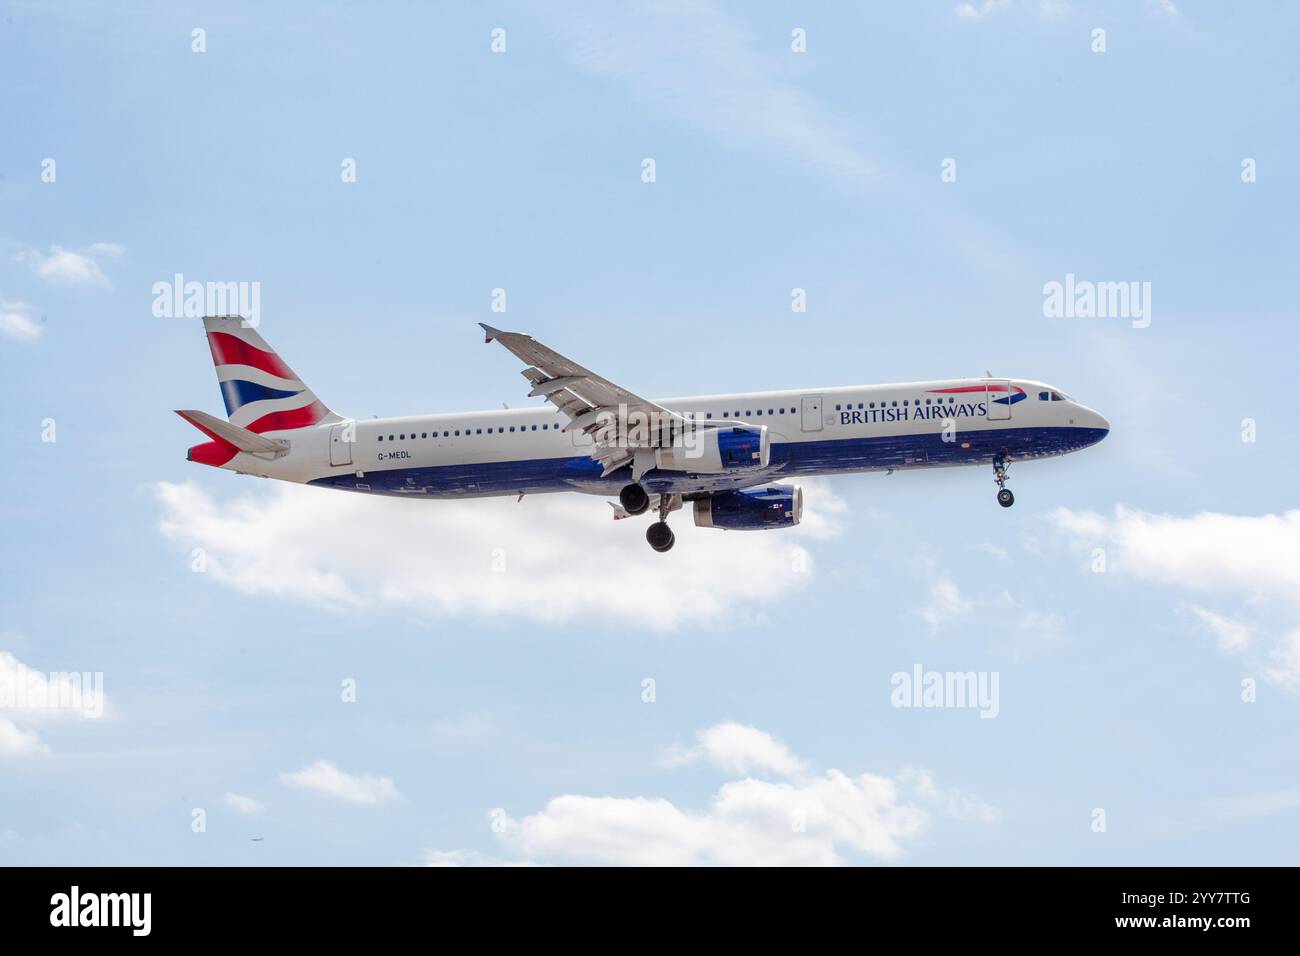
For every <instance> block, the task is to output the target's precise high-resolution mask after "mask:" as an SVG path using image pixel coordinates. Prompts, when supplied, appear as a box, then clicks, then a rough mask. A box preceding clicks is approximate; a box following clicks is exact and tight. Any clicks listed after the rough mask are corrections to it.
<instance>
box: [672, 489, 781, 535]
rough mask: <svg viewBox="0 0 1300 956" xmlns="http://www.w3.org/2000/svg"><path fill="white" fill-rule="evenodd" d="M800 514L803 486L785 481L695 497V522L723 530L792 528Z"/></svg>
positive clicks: (702, 526) (701, 525)
mask: <svg viewBox="0 0 1300 956" xmlns="http://www.w3.org/2000/svg"><path fill="white" fill-rule="evenodd" d="M802 517H803V489H802V488H798V487H794V488H791V487H788V486H786V485H768V486H767V487H765V488H747V489H745V490H744V491H724V492H722V493H720V494H716V495H711V496H709V497H708V498H698V499H696V501H695V524H696V525H697V526H698V527H701V528H722V529H724V530H727V531H763V530H766V529H767V528H792V527H794V526H795V525H797V524H798V523H799V520H800V519H801V518H802Z"/></svg>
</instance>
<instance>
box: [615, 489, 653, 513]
mask: <svg viewBox="0 0 1300 956" xmlns="http://www.w3.org/2000/svg"><path fill="white" fill-rule="evenodd" d="M618 503H619V504H621V505H622V506H623V510H624V511H626V512H627V513H628V514H630V515H639V514H644V513H645V510H646V509H647V508H649V507H650V496H649V495H648V494H646V490H645V489H644V488H642V487H641V486H640V485H626V486H625V487H624V488H623V490H622V491H620V492H619V493H618Z"/></svg>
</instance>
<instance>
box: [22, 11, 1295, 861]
mask: <svg viewBox="0 0 1300 956" xmlns="http://www.w3.org/2000/svg"><path fill="white" fill-rule="evenodd" d="M553 6H554V5H547V7H545V8H543V7H541V6H540V5H539V6H531V5H524V4H485V5H479V6H476V8H475V9H473V10H463V9H460V8H457V7H455V6H450V5H448V6H439V7H437V8H434V7H431V6H430V7H426V6H424V5H418V4H406V3H401V4H398V3H394V4H373V5H365V6H364V7H361V6H358V7H356V8H352V7H346V6H343V5H331V6H324V7H322V8H320V9H313V10H312V12H311V13H308V12H306V11H305V10H297V9H294V10H290V9H288V8H283V9H273V8H267V7H265V6H264V5H254V4H222V5H219V6H217V5H199V4H193V5H187V4H184V3H179V4H166V5H162V4H122V5H115V7H114V8H113V10H112V11H106V10H101V9H99V8H97V7H96V6H95V5H92V4H80V3H55V4H48V3H47V4H35V3H23V2H15V3H10V4H8V5H6V7H5V9H4V11H3V13H2V15H0V64H2V65H0V72H2V74H3V79H4V84H5V88H6V90H7V91H8V96H6V103H5V108H4V114H3V128H4V130H5V136H4V137H3V138H0V173H2V174H3V178H0V306H2V307H0V374H3V380H4V382H5V385H6V387H5V388H4V389H3V400H2V401H0V437H2V438H3V441H4V445H5V448H6V451H7V455H8V458H9V460H10V461H11V462H12V465H13V466H12V467H11V468H9V469H7V470H6V471H5V473H4V477H3V478H0V481H2V482H3V488H4V494H3V497H2V498H0V501H2V503H0V509H2V512H0V513H2V514H3V523H4V528H5V534H4V536H3V539H2V540H3V548H2V549H0V570H2V572H3V573H0V598H2V600H3V608H4V613H3V616H2V617H0V653H2V655H3V656H0V676H4V675H6V674H7V675H9V676H10V677H11V678H12V677H13V676H14V675H20V676H25V677H29V678H30V677H32V676H33V675H36V676H35V678H34V679H37V680H42V679H43V680H45V681H46V682H48V681H50V680H54V681H55V683H56V684H57V678H52V677H51V676H50V675H54V674H58V673H62V672H71V671H79V672H80V671H87V672H102V674H103V688H104V692H105V695H106V698H107V708H106V710H105V712H104V714H103V715H102V716H101V717H99V718H97V719H85V718H83V717H82V716H81V715H80V713H79V712H75V711H76V708H67V707H65V708H63V709H61V710H56V709H50V708H45V709H41V708H32V707H28V708H26V709H17V708H12V707H11V708H9V709H8V710H5V709H0V771H2V772H0V861H3V862H13V863H37V864H45V863H51V864H52V863H72V864H75V863H94V864H149V863H179V864H186V863H194V864H256V863H267V864H291V863H308V864H316V863H320V864H325V863H342V864H349V863H357V864H407V863H421V862H449V863H480V862H484V863H491V862H534V863H567V862H616V863H621V862H629V863H638V862H682V863H718V862H721V863H746V862H783V861H793V862H814V863H864V864H876V863H886V864H948V863H957V864H974V863H1084V864H1100V863H1119V864H1143V863H1151V864H1165V863H1172V864H1234V863H1237V864H1263V863H1273V864H1278V863H1289V862H1293V861H1294V859H1295V856H1296V851H1297V849H1300V846H1298V844H1300V825H1298V823H1300V770H1298V769H1297V766H1296V764H1295V759H1294V751H1295V747H1294V727H1295V724H1296V720H1297V717H1300V605H1298V604H1297V598H1296V595H1297V594H1300V513H1298V512H1296V511H1295V510H1294V509H1295V508H1296V500H1295V478H1294V476H1295V467H1296V464H1297V458H1296V453H1295V448H1296V447H1297V439H1300V434H1298V432H1297V425H1296V421H1295V417H1294V415H1293V413H1292V412H1293V409H1292V403H1291V401H1290V389H1289V386H1290V382H1291V378H1292V377H1293V375H1294V371H1295V354H1296V351H1297V345H1300V334H1298V333H1297V331H1296V327H1297V325H1296V320H1297V318H1300V317H1298V316H1297V314H1296V308H1297V306H1296V303H1297V301H1300V257H1297V249H1298V248H1300V243H1298V242H1297V239H1298V238H1300V237H1298V236H1297V228H1298V227H1297V224H1296V218H1295V210H1296V208H1297V199H1298V198H1300V190H1298V189H1297V178H1296V175H1295V168H1294V167H1295V163H1294V157H1295V156H1296V154H1297V149H1298V147H1300V142H1298V138H1300V137H1298V128H1297V126H1296V123H1295V117H1296V115H1297V106H1298V105H1300V104H1298V99H1300V84H1298V83H1297V78H1296V75H1297V73H1298V72H1300V70H1298V69H1297V66H1296V56H1295V52H1296V49H1297V39H1298V37H1300V30H1298V26H1300V12H1297V11H1295V10H1293V9H1291V8H1289V7H1287V6H1286V5H1264V4H1260V5H1240V6H1238V7H1236V8H1232V9H1225V8H1223V7H1221V6H1219V5H1211V4H1193V3H1181V2H1177V0H1175V2H1174V3H1146V4H1143V3H1113V4H1095V5H1094V4H1083V3H1072V4H1066V3H1031V2H1024V3H1016V2H1008V3H997V2H993V3H976V4H973V5H971V6H970V7H967V6H966V5H964V4H963V5H958V4H956V3H951V2H949V3H936V4H893V5H872V6H871V7H870V8H868V9H863V8H860V7H859V6H858V5H855V4H827V5H824V6H818V8H816V9H814V10H801V11H799V12H797V13H794V12H791V11H790V10H788V9H786V8H784V6H782V5H776V4H743V5H741V4H727V5H713V4H699V3H689V4H688V3H656V4H646V5H632V6H628V7H627V8H625V9H624V8H620V9H619V10H617V11H612V10H609V9H606V8H605V7H604V6H603V5H595V4H592V5H580V4H567V5H560V8H559V9H554V8H553ZM196 28H202V29H203V30H204V31H206V32H205V35H204V39H205V43H206V52H202V53H196V52H193V51H192V48H191V47H192V44H193V42H194V41H193V39H192V37H193V34H192V31H193V30H194V29H196ZM494 28H503V29H504V30H505V31H506V32H505V38H506V49H505V52H503V53H495V54H494V53H493V52H492V51H491V49H490V44H491V33H492V31H493V29H494ZM796 28H800V29H803V30H804V31H806V38H807V49H806V52H804V53H795V52H793V51H792V50H791V42H792V41H791V33H792V30H795V29H796ZM1096 28H1101V29H1104V30H1105V40H1106V48H1105V52H1093V49H1092V47H1093V46H1094V45H1095V43H1096V41H1095V40H1094V37H1093V31H1094V30H1095V29H1096ZM349 158H350V159H354V160H355V161H356V169H357V181H356V182H354V183H345V182H343V181H342V178H341V175H340V170H341V164H342V163H343V162H344V160H346V159H349ZM646 158H652V159H653V160H654V161H655V171H656V177H655V182H653V183H646V182H643V181H642V177H641V172H642V163H643V160H644V159H646ZM46 159H53V160H54V161H55V166H54V169H55V179H54V181H53V182H45V181H43V180H42V170H43V162H44V161H45V160H46ZM946 159H952V160H954V161H955V164H956V172H957V176H956V181H955V182H944V181H943V180H942V178H941V175H940V173H941V164H942V163H943V162H944V161H945V160H946ZM1245 160H1253V161H1254V163H1253V168H1254V170H1255V181H1253V182H1243V161H1245ZM176 273H182V274H184V275H185V276H186V278H189V279H196V280H200V281H223V282H224V281H248V282H252V281H256V282H259V283H260V284H261V320H262V324H261V329H260V330H261V332H262V333H263V334H264V335H265V336H266V338H267V339H268V341H270V342H271V344H272V345H273V346H275V347H276V348H277V349H278V350H279V351H280V353H281V354H282V355H283V356H284V357H285V358H286V360H287V361H289V362H290V363H291V364H292V365H293V367H294V368H295V369H296V370H297V371H298V372H299V373H300V374H301V375H302V376H303V377H304V378H305V379H306V380H307V381H308V382H309V383H310V385H311V386H312V388H313V389H314V390H315V391H316V392H317V393H318V394H319V395H320V396H321V397H322V399H324V400H325V402H326V403H327V404H329V405H330V406H331V407H332V408H334V409H336V410H338V411H340V412H342V413H344V414H348V415H354V416H358V417H360V416H370V415H389V414H414V413H418V412H432V411H438V410H468V409H475V408H493V407H497V406H498V405H499V404H500V403H501V402H503V401H505V402H509V403H510V404H511V405H514V406H518V405H520V404H523V403H525V402H526V401H528V400H527V399H526V398H525V397H524V394H525V391H526V389H525V387H524V385H523V380H522V379H521V378H520V377H519V375H518V371H517V364H516V363H515V362H514V361H513V360H512V359H511V358H510V357H509V356H508V355H506V354H505V353H504V352H503V351H502V350H500V349H498V348H495V347H494V348H492V349H486V348H484V347H483V345H482V339H481V336H480V334H479V330H478V329H477V328H476V326H475V324H474V323H475V322H478V321H489V322H491V323H493V324H495V325H498V326H501V327H505V328H513V329H520V330H523V331H527V332H530V333H531V334H533V335H535V336H537V337H538V338H541V339H543V340H544V341H546V342H547V343H548V344H550V345H552V346H553V347H555V348H557V349H559V350H560V351H562V352H565V353H566V354H569V355H571V356H573V357H574V358H576V359H578V360H579V361H581V362H583V363H584V364H586V365H587V366H589V367H592V368H594V369H597V370H599V371H600V372H601V373H602V374H604V375H606V376H607V377H609V378H611V379H613V380H615V381H618V382H619V383H621V384H623V385H625V386H627V387H629V388H631V389H633V390H635V391H637V392H639V393H641V394H647V395H656V396H657V395H680V394H699V393H703V392H713V391H718V392H725V391H739V390H752V389H762V388H784V387H805V386H807V387H815V386H829V385H838V384H855V383H867V382H882V381H904V380H909V379H925V378H940V377H957V376H967V375H982V374H984V372H985V371H986V370H991V371H992V372H993V373H994V374H997V375H1009V376H1018V377H1028V378H1036V379H1042V380H1046V381H1049V382H1052V383H1053V384H1055V385H1057V386H1059V387H1061V388H1062V389H1064V390H1066V391H1067V392H1069V393H1070V394H1071V395H1073V396H1074V397H1076V398H1078V399H1079V400H1080V401H1082V402H1084V403H1085V404H1088V405H1090V406H1092V407H1094V408H1097V409H1098V410H1100V411H1102V412H1103V414H1105V415H1106V416H1107V417H1108V418H1109V419H1110V421H1111V425H1112V432H1111V435H1110V437H1109V438H1107V440H1106V441H1105V442H1104V443H1102V444H1101V445H1099V446H1096V447H1095V448H1092V449H1089V450H1087V451H1085V452H1083V453H1080V454H1078V455H1074V456H1070V457H1068V458H1064V459H1056V460H1051V461H1045V462H1033V463H1024V464H1019V465H1014V466H1013V468H1012V472H1011V479H1012V481H1011V486H1012V487H1013V488H1014V490H1015V492H1016V496H1017V504H1016V507H1015V508H1013V509H1011V510H1010V511H1003V509H1000V508H998V507H997V505H996V504H995V502H994V500H993V490H994V488H993V485H992V482H991V480H990V479H991V475H989V474H987V473H986V472H985V471H983V470H982V469H969V470H966V469H962V470H944V471H937V472H932V473H921V474H895V475H892V476H888V477H886V476H884V475H864V476H852V477H844V478H837V479H835V480H833V481H829V482H827V481H819V482H812V483H809V485H808V487H807V502H808V512H809V519H808V521H807V522H806V526H805V527H801V528H799V529H796V530H794V531H792V532H772V533H765V534H762V535H745V534H740V533H718V532H713V531H709V530H704V529H700V530H696V529H692V528H690V527H689V526H688V522H687V521H685V520H681V516H678V520H676V522H675V526H676V528H677V530H678V535H679V541H678V545H677V547H676V549H675V550H674V551H673V552H672V553H671V554H670V555H667V556H658V555H654V554H651V553H650V552H649V549H647V548H646V547H645V544H644V542H643V541H642V540H641V529H640V527H639V526H637V524H636V523H634V522H620V523H619V524H617V525H615V524H614V523H613V522H611V521H609V517H608V508H607V507H606V506H605V504H604V503H603V502H602V501H600V500H599V499H596V498H585V497H580V496H565V497H563V498H557V497H551V498H538V499H531V500H530V499H526V500H525V501H524V502H522V503H519V504H516V503H515V502H513V501H504V502H496V501H494V502H462V503H440V502H411V501H398V502H385V501H378V502H372V501H368V500H366V499H364V498H359V497H357V496H347V495H342V494H336V493H330V492H325V491H321V490H316V489H306V490H302V489H293V488H288V489H285V488H274V487H270V486H268V485H267V484H266V483H263V482H259V481H257V480H255V479H251V478H241V477H236V476H233V475H230V474H228V473H225V472H218V471H215V470H210V469H205V468H203V467H202V466H199V465H193V464H189V463H187V462H186V461H185V460H184V453H185V448H186V447H187V446H188V445H190V444H192V443H194V442H195V440H196V433H194V432H193V431H192V429H190V428H189V426H187V425H186V424H185V423H184V422H182V421H181V420H180V419H178V418H177V417H176V416H175V415H173V414H172V411H171V410H172V409H174V408H203V409H207V410H209V411H213V412H216V411H218V410H219V409H220V404H219V396H218V390H217V388H216V385H215V381H214V376H213V373H212V370H211V363H210V358H209V356H208V352H207V348H206V346H205V343H204V341H203V338H202V332H201V328H200V325H199V323H198V322H197V320H193V319H184V318H159V317H155V316H154V314H153V312H152V308H151V307H152V303H153V295H152V292H151V289H152V286H153V285H154V283H156V282H159V281H164V282H166V281H170V280H171V277H172V276H173V275H174V274H176ZM1067 274H1074V275H1076V276H1077V277H1079V278H1080V279H1087V280H1092V281H1106V282H1120V281H1136V282H1149V283H1151V290H1152V293H1151V294H1152V300H1151V303H1152V307H1151V319H1152V321H1151V324H1150V326H1149V327H1147V328H1134V327H1132V324H1131V323H1130V322H1129V321H1128V320H1126V319H1122V318H1093V319H1084V318H1047V317H1045V316H1044V312H1043V299H1044V296H1043V286H1044V284H1045V283H1048V282H1053V281H1063V280H1064V278H1065V276H1066V275H1067ZM496 288H503V289H505V290H506V291H507V302H508V307H507V313H506V314H504V315H502V314H496V313H492V312H491V311H490V310H489V306H490V302H491V295H492V290H493V289H496ZM795 288H801V289H804V290H806V293H807V301H808V309H807V312H804V313H797V312H793V311H792V310H791V291H792V290H793V289H795ZM1246 420H1249V422H1247V421H1246ZM51 428H52V429H53V432H52V434H51ZM51 437H52V438H53V439H54V440H53V441H50V440H46V439H49V438H51ZM1244 437H1248V438H1251V439H1252V440H1243V438H1244ZM195 548H202V549H203V556H204V558H205V562H206V563H205V564H204V568H205V570H204V571H203V572H202V573H196V572H195V571H194V570H193V566H194V560H195V559H194V557H193V554H194V549H195ZM1097 549H1101V551H1102V552H1103V555H1102V556H1103V558H1104V567H1105V570H1104V571H1097V570H1094V568H1096V567H1097V560H1098V559H1097ZM494 568H496V570H494ZM918 664H919V665H921V666H922V667H923V668H924V669H925V670H926V671H937V672H966V671H975V672H982V673H987V674H996V675H997V676H998V682H999V683H998V686H999V707H998V713H997V716H996V717H995V718H993V719H984V718H981V717H980V714H979V713H978V712H977V711H975V710H972V709H970V708H939V709H929V710H927V709H911V708H899V707H895V706H893V705H892V704H891V677H892V675H894V674H896V673H898V672H900V671H901V672H911V670H912V669H913V667H914V666H915V665H918ZM647 678H649V679H651V680H653V681H654V684H653V688H654V695H653V696H654V700H653V702H646V701H645V700H643V697H644V696H646V695H645V692H644V690H643V688H644V686H646V685H644V683H643V682H644V681H645V680H646V679H647ZM345 681H355V687H356V700H355V702H352V703H345V702H343V700H342V699H341V697H342V691H341V688H342V686H343V682H345ZM1243 681H1247V682H1251V683H1250V684H1248V685H1247V688H1244V687H1243ZM1243 696H1245V697H1251V698H1253V699H1252V700H1251V701H1250V702H1247V701H1246V700H1243ZM196 810H202V811H203V814H202V818H203V820H204V824H205V826H204V828H203V829H202V831H201V832H195V825H194V820H195V811H196ZM1098 810H1101V811H1104V822H1105V828H1104V830H1101V829H1100V828H1099V827H1098V824H1097V821H1098V819H1099V817H1098V814H1097V811H1098ZM254 837H262V838H263V839H262V840H260V841H258V842H253V839H252V838H254Z"/></svg>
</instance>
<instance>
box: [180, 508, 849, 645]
mask: <svg viewBox="0 0 1300 956" xmlns="http://www.w3.org/2000/svg"><path fill="white" fill-rule="evenodd" d="M802 484H803V485H804V487H805V490H806V491H808V492H809V493H808V494H806V495H805V508H804V522H803V524H801V525H800V526H799V527H797V528H791V529H784V530H776V531H717V530H713V529H707V528H698V529H697V528H695V527H694V526H693V525H692V523H691V517H690V514H689V513H688V512H687V511H685V510H683V511H682V512H677V513H676V514H675V515H674V516H673V519H672V524H673V528H674V530H675V532H676V534H677V545H676V547H675V548H674V549H673V550H672V551H671V552H668V553H667V554H657V553H655V552H654V551H652V550H651V549H650V548H649V546H648V545H646V543H645V540H644V536H643V530H644V520H640V521H639V520H637V519H628V520H624V521H613V520H612V519H611V512H610V509H609V508H608V507H606V506H605V504H604V502H603V501H602V500H601V499H600V498H597V497H592V496H587V495H576V494H553V495H537V496H531V497H527V498H525V499H524V500H523V501H522V502H518V503H517V502H516V501H515V500H514V499H513V498H489V499H475V500H463V501H413V500H400V499H394V498H381V497H371V496H367V495H356V494H349V493H346V492H340V491H331V490H325V489H320V488H304V487H301V486H295V485H288V484H280V485H278V486H277V487H274V488H271V489H267V490H265V491H258V492H255V493H250V494H245V495H243V496H240V497H238V498H232V499H227V500H216V499H214V498H212V497H211V496H209V495H208V494H206V493H205V492H204V491H202V490H201V489H199V488H198V487H197V486H196V485H193V484H188V483H187V484H179V485H177V484H170V483H166V482H163V483H160V484H159V485H157V486H156V491H157V495H158V498H159V501H160V502H161V504H162V510H163V518H162V523H161V529H162V531H163V533H164V534H165V535H166V536H167V537H169V538H171V539H173V540H175V541H177V542H178V543H180V544H181V545H182V546H183V547H185V548H186V549H187V550H188V549H190V548H193V547H201V548H203V549H205V551H206V560H207V568H208V573H210V574H211V576H212V577H213V579H214V580H216V581H218V582H220V583H222V584H224V585H227V586H229V587H233V588H235V589H237V590H240V591H243V592H245V593H249V594H273V595H280V596H284V597H291V598H295V599H299V600H305V601H310V602H314V603H318V604H323V605H327V606H331V607H335V608H343V609H346V608H353V609H363V608H368V607H374V606H377V605H399V606H404V607H406V608H409V609H410V610H411V611H412V612H413V613H416V614H421V615H427V616H431V617H443V616H449V615H475V614H478V615H488V616H500V617H514V618H520V619H525V620H536V621H544V622H560V621H567V620H570V619H574V618H585V619H589V620H611V619H624V620H627V621H628V622H630V623H634V624H635V625H636V626H642V627H647V628H652V629H661V630H666V629H672V628H675V627H677V626H679V625H681V624H683V623H685V622H707V621H717V620H721V621H731V620H734V618H735V613H736V610H737V608H739V609H740V610H741V611H742V612H746V613H748V612H749V611H750V609H752V608H754V607H755V606H757V605H759V604H766V603H770V602H774V601H778V600H781V599H782V598H784V597H785V596H786V595H787V594H789V593H790V592H791V591H794V590H796V589H798V588H800V587H802V586H804V585H805V584H806V583H807V582H808V580H809V579H810V577H811V575H812V568H813V561H812V556H811V555H810V554H809V553H808V551H807V550H806V549H805V548H804V547H803V546H802V544H801V543H800V542H802V541H806V540H808V539H810V538H817V537H823V536H826V535H829V534H833V533H834V532H835V531H836V529H837V525H836V524H835V522H834V521H832V520H831V519H829V518H828V517H826V515H825V512H826V511H827V510H830V509H832V508H835V507H837V506H838V502H837V500H836V499H834V498H833V496H831V495H830V492H829V491H828V490H827V489H826V488H825V486H824V484H820V483H811V482H803V483H802ZM819 509H820V511H819ZM494 569H499V570H494Z"/></svg>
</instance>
